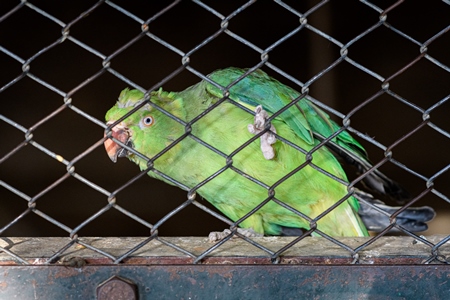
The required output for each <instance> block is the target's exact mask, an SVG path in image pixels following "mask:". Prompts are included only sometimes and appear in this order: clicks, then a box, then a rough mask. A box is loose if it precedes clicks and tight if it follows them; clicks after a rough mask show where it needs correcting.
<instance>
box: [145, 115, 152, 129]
mask: <svg viewBox="0 0 450 300" xmlns="http://www.w3.org/2000/svg"><path fill="white" fill-rule="evenodd" d="M153 122H154V120H153V118H152V117H150V116H146V117H144V118H143V119H142V124H143V125H144V126H146V127H149V126H152V125H153Z"/></svg>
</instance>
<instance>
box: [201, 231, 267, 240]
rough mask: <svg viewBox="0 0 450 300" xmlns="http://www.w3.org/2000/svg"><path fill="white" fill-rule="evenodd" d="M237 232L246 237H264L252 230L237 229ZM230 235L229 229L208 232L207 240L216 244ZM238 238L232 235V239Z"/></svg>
mask: <svg viewBox="0 0 450 300" xmlns="http://www.w3.org/2000/svg"><path fill="white" fill-rule="evenodd" d="M237 232H238V233H239V234H242V235H243V236H246V237H261V236H264V235H263V234H262V233H258V232H256V231H254V230H253V229H252V228H238V229H237ZM230 234H231V230H230V229H225V230H224V231H213V232H210V233H209V235H208V240H209V241H210V242H218V241H220V240H223V239H224V238H226V237H227V236H229V235H230ZM236 237H238V236H237V235H233V238H236Z"/></svg>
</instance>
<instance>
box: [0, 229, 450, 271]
mask: <svg viewBox="0 0 450 300" xmlns="http://www.w3.org/2000/svg"><path fill="white" fill-rule="evenodd" d="M445 237H446V236H445V235H434V236H427V237H426V239H427V240H428V241H429V242H431V243H433V244H436V243H438V242H439V241H441V240H443V239H444V238H445ZM160 239H163V240H164V241H167V242H170V243H172V244H175V245H177V246H178V247H180V248H183V249H185V250H187V251H188V252H190V253H191V254H192V255H193V256H198V255H201V254H202V253H203V252H205V251H207V250H208V249H209V248H211V247H212V246H213V245H214V243H211V242H209V241H208V239H207V238H205V237H161V238H160ZM79 240H80V241H81V242H82V243H85V244H87V245H90V246H92V247H95V248H97V249H100V250H102V251H104V252H106V253H108V254H110V255H111V256H113V257H116V258H118V257H120V256H122V255H123V254H125V253H126V252H127V251H129V250H130V249H132V248H133V247H135V246H136V245H138V244H139V243H141V242H142V241H145V240H146V238H145V237H107V238H105V237H102V238H100V237H82V238H79ZM252 240H254V241H255V242H257V243H259V244H261V245H262V246H264V247H265V248H267V249H269V250H270V251H273V252H277V251H279V250H280V249H281V248H283V247H284V246H285V245H287V244H288V243H289V242H291V241H292V240H294V238H293V237H260V238H252ZM368 240H369V238H339V241H341V242H342V243H344V244H346V245H348V246H349V247H351V248H352V249H355V248H357V247H359V246H360V245H362V244H364V243H365V242H367V241H368ZM70 241H71V240H70V239H69V238H64V237H42V238H26V237H17V238H0V247H2V248H4V249H6V250H8V251H10V252H12V253H14V254H15V255H17V256H19V257H21V258H22V259H24V260H25V261H28V262H29V263H31V264H35V265H41V264H46V263H48V258H50V257H52V256H54V254H55V253H56V252H57V251H59V250H60V249H62V248H63V247H64V246H66V245H67V244H68V243H69V242H70ZM439 254H440V255H443V256H444V257H448V256H449V255H450V242H447V243H446V244H444V245H442V246H441V247H440V248H439ZM431 255H432V253H431V247H430V246H428V245H426V244H424V243H422V242H420V241H416V240H415V239H414V238H412V237H407V236H389V237H381V238H380V239H378V240H377V241H375V242H374V243H373V244H370V245H368V246H367V247H365V248H364V249H363V250H361V251H360V252H359V263H363V264H381V263H384V264H386V263H387V264H398V263H401V264H417V263H421V262H423V261H425V260H426V259H428V258H430V257H431ZM280 256H281V260H280V261H278V262H279V263H286V264H287V263H289V264H316V263H318V264H340V263H343V264H348V263H351V262H352V261H353V257H352V255H351V253H350V252H349V251H347V250H346V249H344V248H342V247H340V246H338V245H336V244H334V243H332V242H330V241H328V240H326V239H324V238H321V237H307V238H305V239H304V240H302V241H300V242H298V243H297V244H295V245H294V246H293V247H291V248H289V249H287V250H286V251H284V252H282V254H281V255H280ZM75 257H76V258H79V259H82V260H84V261H85V262H86V263H87V264H111V263H113V261H114V260H113V259H111V258H108V257H105V256H104V255H103V254H101V253H99V252H96V251H94V250H92V249H89V247H88V248H86V247H84V246H82V245H80V244H77V243H75V244H73V245H72V246H70V247H69V248H68V249H66V251H64V252H63V254H62V255H61V257H59V258H58V260H57V262H56V263H59V264H61V263H64V262H68V261H70V260H71V259H73V258H75ZM270 258H271V255H270V254H269V253H267V252H265V251H263V250H261V249H259V248H257V247H255V246H253V245H251V244H249V243H248V242H246V241H244V240H242V239H239V238H233V239H231V240H229V241H227V242H225V243H224V244H223V245H221V246H220V247H218V248H217V249H215V250H214V251H212V252H211V253H209V254H208V255H207V256H206V257H205V258H204V259H203V260H202V263H207V264H208V263H209V264H220V263H222V264H223V263H234V264H257V263H262V264H266V263H273V261H271V259H270ZM194 260H195V258H193V257H191V256H189V255H186V254H184V253H182V252H180V251H177V250H176V249H174V248H172V247H169V246H167V245H165V244H163V243H162V242H160V241H158V240H152V241H150V242H149V243H147V244H146V245H144V246H143V247H142V248H140V249H138V250H136V251H135V252H133V253H132V254H131V255H130V256H128V257H127V258H125V259H124V260H123V261H121V262H122V263H128V264H189V263H192V262H193V261H194ZM17 263H18V262H17V260H16V259H14V258H13V257H12V256H11V255H10V254H7V253H5V252H4V251H2V250H1V248H0V265H14V264H17Z"/></svg>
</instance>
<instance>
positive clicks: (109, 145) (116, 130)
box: [104, 121, 132, 163]
mask: <svg viewBox="0 0 450 300" xmlns="http://www.w3.org/2000/svg"><path fill="white" fill-rule="evenodd" d="M113 123H114V121H109V122H108V123H106V125H108V126H109V125H111V124H113ZM104 136H106V132H105V133H104ZM111 136H112V137H113V138H115V139H117V140H119V141H120V142H122V143H123V144H125V145H127V146H132V143H131V140H130V132H129V130H128V128H127V127H126V126H125V125H124V124H122V123H119V124H117V125H116V126H114V127H113V128H112V129H111ZM104 145H105V149H106V153H108V156H109V158H110V159H111V160H112V161H113V162H114V163H115V162H117V158H118V157H125V156H127V155H128V150H127V149H125V148H123V147H122V146H120V145H119V144H117V143H116V142H114V141H113V140H112V139H109V138H108V139H106V140H105V142H104Z"/></svg>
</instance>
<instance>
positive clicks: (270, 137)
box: [248, 105, 277, 159]
mask: <svg viewBox="0 0 450 300" xmlns="http://www.w3.org/2000/svg"><path fill="white" fill-rule="evenodd" d="M255 113H256V114H255V119H254V123H253V124H248V131H249V132H250V133H252V134H258V133H260V132H261V131H263V130H264V127H265V123H266V120H267V118H268V117H269V115H268V114H267V112H266V111H265V110H264V109H263V107H262V106H261V105H258V106H257V107H256V109H255ZM276 133H277V131H276V130H275V127H274V126H273V125H272V124H270V131H267V132H266V133H264V134H263V135H262V136H261V137H260V141H261V151H262V153H263V155H264V158H265V159H273V158H274V157H275V150H274V149H273V147H272V144H274V143H275V142H276V140H277V138H276V137H275V134H276Z"/></svg>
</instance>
